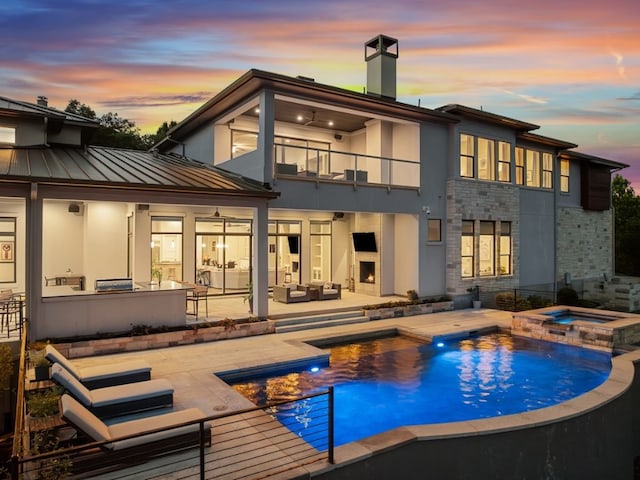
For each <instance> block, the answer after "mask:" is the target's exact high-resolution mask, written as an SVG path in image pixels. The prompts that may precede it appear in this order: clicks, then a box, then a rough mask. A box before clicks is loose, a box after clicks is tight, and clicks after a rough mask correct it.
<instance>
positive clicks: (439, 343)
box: [436, 342, 444, 347]
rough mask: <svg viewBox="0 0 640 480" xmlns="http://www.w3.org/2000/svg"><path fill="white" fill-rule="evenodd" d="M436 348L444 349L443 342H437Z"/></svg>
mask: <svg viewBox="0 0 640 480" xmlns="http://www.w3.org/2000/svg"><path fill="white" fill-rule="evenodd" d="M436 347H444V343H443V342H438V343H436Z"/></svg>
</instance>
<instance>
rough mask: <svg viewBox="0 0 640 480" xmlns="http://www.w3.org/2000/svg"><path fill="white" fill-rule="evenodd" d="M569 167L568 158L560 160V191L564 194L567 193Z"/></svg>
mask: <svg viewBox="0 0 640 480" xmlns="http://www.w3.org/2000/svg"><path fill="white" fill-rule="evenodd" d="M569 165H570V164H569V159H568V158H563V159H561V160H560V191H561V192H564V193H568V192H569Z"/></svg>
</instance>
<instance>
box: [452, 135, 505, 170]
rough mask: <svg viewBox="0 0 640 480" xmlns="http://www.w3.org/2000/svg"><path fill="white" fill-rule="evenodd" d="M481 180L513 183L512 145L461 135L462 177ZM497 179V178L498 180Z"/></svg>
mask: <svg viewBox="0 0 640 480" xmlns="http://www.w3.org/2000/svg"><path fill="white" fill-rule="evenodd" d="M476 172H477V178H478V179H480V180H490V181H495V180H498V181H500V182H510V181H511V144H510V143H509V142H503V141H499V140H492V139H490V138H483V137H475V136H473V135H467V134H464V133H463V134H460V176H461V177H468V178H474V177H475V176H476ZM496 177H497V178H496Z"/></svg>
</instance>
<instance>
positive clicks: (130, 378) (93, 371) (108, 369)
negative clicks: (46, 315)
mask: <svg viewBox="0 0 640 480" xmlns="http://www.w3.org/2000/svg"><path fill="white" fill-rule="evenodd" d="M45 357H46V358H47V360H49V361H50V362H51V363H58V364H60V365H62V366H63V367H64V368H66V369H67V371H68V372H69V373H71V374H72V375H73V376H74V377H76V378H77V379H78V381H80V383H82V384H83V385H84V386H85V387H87V388H88V389H89V390H91V389H94V388H102V387H111V386H113V385H122V384H124V383H133V382H142V381H144V380H149V379H151V366H150V365H149V364H148V363H147V362H145V361H142V360H133V361H129V362H122V363H115V364H110V365H101V366H96V367H86V368H76V367H74V366H73V364H72V363H71V362H70V361H69V360H68V359H67V358H66V357H65V356H64V355H62V354H61V353H60V352H59V351H58V350H57V349H56V348H55V347H54V346H53V345H47V346H46V348H45Z"/></svg>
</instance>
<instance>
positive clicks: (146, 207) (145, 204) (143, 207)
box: [138, 203, 149, 212]
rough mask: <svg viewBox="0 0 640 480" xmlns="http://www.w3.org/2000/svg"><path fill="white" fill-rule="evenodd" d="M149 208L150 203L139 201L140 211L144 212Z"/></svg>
mask: <svg viewBox="0 0 640 480" xmlns="http://www.w3.org/2000/svg"><path fill="white" fill-rule="evenodd" d="M147 210H149V204H148V203H139V204H138V211H140V212H144V211H147Z"/></svg>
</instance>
